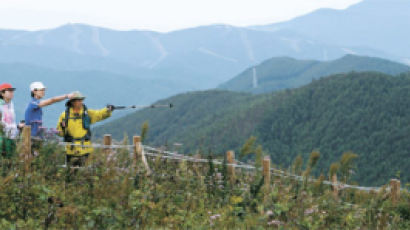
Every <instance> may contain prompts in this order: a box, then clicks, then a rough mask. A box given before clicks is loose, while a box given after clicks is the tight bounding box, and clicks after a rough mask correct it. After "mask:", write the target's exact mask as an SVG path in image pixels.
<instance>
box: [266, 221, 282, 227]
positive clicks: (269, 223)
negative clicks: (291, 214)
mask: <svg viewBox="0 0 410 230" xmlns="http://www.w3.org/2000/svg"><path fill="white" fill-rule="evenodd" d="M282 224H283V223H282V222H281V221H280V220H272V221H270V222H268V225H275V226H280V225H282Z"/></svg>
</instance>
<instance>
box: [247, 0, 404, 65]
mask: <svg viewBox="0 0 410 230" xmlns="http://www.w3.org/2000/svg"><path fill="white" fill-rule="evenodd" d="M409 12H410V4H409V1H407V0H364V1H362V2H360V3H358V4H356V5H353V6H351V7H349V8H347V9H346V10H334V9H320V10H317V11H315V12H313V13H310V14H307V15H304V16H301V17H298V18H295V19H293V20H290V21H287V22H282V23H275V24H272V25H267V26H257V27H253V28H255V29H261V30H267V31H277V30H291V31H294V32H296V33H301V34H303V35H305V36H309V37H313V38H315V39H317V40H320V41H323V42H327V43H329V44H334V45H340V46H346V48H347V47H360V46H364V47H369V48H375V49H378V50H382V51H385V52H386V53H390V54H393V55H395V56H397V57H400V60H401V61H403V62H405V63H408V64H409V63H410V58H409V57H410V46H409V41H410V32H409V30H408V28H410V15H409ZM353 51H354V50H353ZM352 53H353V52H352Z"/></svg>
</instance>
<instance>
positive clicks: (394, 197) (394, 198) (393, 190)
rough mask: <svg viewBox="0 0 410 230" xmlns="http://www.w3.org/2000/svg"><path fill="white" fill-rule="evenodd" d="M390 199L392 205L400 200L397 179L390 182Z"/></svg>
mask: <svg viewBox="0 0 410 230" xmlns="http://www.w3.org/2000/svg"><path fill="white" fill-rule="evenodd" d="M390 199H391V202H392V204H393V205H396V204H397V203H398V202H399V200H400V181H399V180H397V179H391V180H390Z"/></svg>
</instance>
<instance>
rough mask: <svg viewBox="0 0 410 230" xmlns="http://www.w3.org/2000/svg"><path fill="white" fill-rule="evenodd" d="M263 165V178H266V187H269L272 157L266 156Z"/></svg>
mask: <svg viewBox="0 0 410 230" xmlns="http://www.w3.org/2000/svg"><path fill="white" fill-rule="evenodd" d="M262 165H263V178H264V185H265V188H267V189H268V188H269V186H270V157H269V156H266V157H265V158H264V159H263V162H262Z"/></svg>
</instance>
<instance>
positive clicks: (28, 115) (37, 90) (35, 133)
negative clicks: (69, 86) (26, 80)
mask: <svg viewBox="0 0 410 230" xmlns="http://www.w3.org/2000/svg"><path fill="white" fill-rule="evenodd" d="M45 90H46V87H45V86H44V84H43V83H42V82H33V83H31V84H30V91H31V101H30V103H29V104H28V106H27V109H26V112H25V124H26V125H30V126H31V136H32V137H34V138H37V139H41V138H42V135H43V132H42V130H43V129H42V127H43V126H42V125H43V109H42V108H43V107H46V106H48V105H51V104H54V103H56V102H60V101H63V100H65V99H71V97H72V94H71V93H70V94H64V95H61V96H57V97H53V98H49V99H45V100H41V99H42V98H43V97H44V95H45Z"/></svg>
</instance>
